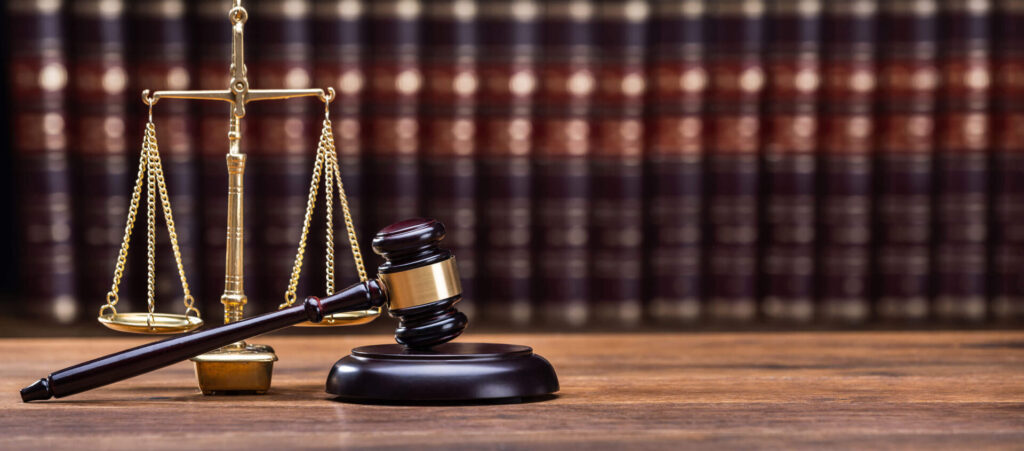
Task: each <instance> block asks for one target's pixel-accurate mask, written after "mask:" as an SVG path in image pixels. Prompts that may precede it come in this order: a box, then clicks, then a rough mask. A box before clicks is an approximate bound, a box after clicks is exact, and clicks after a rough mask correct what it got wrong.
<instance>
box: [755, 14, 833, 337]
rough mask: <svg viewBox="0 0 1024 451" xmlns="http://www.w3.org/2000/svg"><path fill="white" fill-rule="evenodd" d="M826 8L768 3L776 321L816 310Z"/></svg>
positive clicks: (804, 317)
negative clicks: (820, 104) (819, 136)
mask: <svg viewBox="0 0 1024 451" xmlns="http://www.w3.org/2000/svg"><path fill="white" fill-rule="evenodd" d="M822 7H823V5H822V2H821V1H815V0H779V1H775V2H772V3H770V4H769V9H768V16H769V19H768V26H767V36H766V41H767V44H766V45H767V48H766V61H765V66H766V67H767V72H768V85H767V87H766V92H765V107H764V114H765V117H766V123H765V140H764V171H765V174H764V179H765V180H764V182H765V187H766V188H767V189H766V191H767V193H766V194H767V195H766V199H765V200H764V206H765V207H764V218H763V224H762V230H764V235H765V243H764V256H763V264H762V272H763V273H762V277H763V285H762V286H763V287H764V296H763V298H764V299H763V305H762V313H763V314H764V317H765V318H766V319H768V320H774V321H791V322H808V321H810V320H811V319H813V317H814V299H815V290H814V278H815V275H816V274H815V273H816V271H815V266H816V265H815V252H814V245H815V241H816V240H815V236H816V235H815V231H816V230H815V194H816V191H817V190H816V186H815V182H816V172H817V158H818V142H817V131H818V115H817V110H818V108H817V104H818V92H819V86H820V84H821V83H820V81H821V64H820V58H819V54H820V48H821V17H822Z"/></svg>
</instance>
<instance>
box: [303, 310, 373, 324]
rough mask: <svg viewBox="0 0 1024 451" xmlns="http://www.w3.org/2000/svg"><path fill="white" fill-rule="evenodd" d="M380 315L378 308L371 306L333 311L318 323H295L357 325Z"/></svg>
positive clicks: (307, 322)
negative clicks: (347, 310) (369, 307)
mask: <svg viewBox="0 0 1024 451" xmlns="http://www.w3.org/2000/svg"><path fill="white" fill-rule="evenodd" d="M378 316H380V308H372V309H369V310H355V311H351V312H341V313H335V314H333V315H327V316H325V317H324V319H323V321H320V322H319V323H311V322H309V321H306V322H304V323H299V324H296V326H299V327H334V326H358V325H360V324H366V323H368V322H370V321H373V320H375V319H377V317H378Z"/></svg>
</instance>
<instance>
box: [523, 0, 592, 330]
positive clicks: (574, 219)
mask: <svg viewBox="0 0 1024 451" xmlns="http://www.w3.org/2000/svg"><path fill="white" fill-rule="evenodd" d="M594 14H595V11H594V4H593V2H590V1H584V0H559V1H550V2H545V3H544V5H543V8H542V13H541V42H542V45H543V51H542V53H541V55H542V56H541V61H540V64H539V73H540V77H539V78H540V84H539V87H540V90H539V91H538V94H537V97H536V99H537V103H536V107H537V109H536V110H535V111H536V113H535V115H534V118H535V119H534V126H535V127H536V128H535V130H536V134H535V141H534V146H535V147H534V155H535V158H534V189H535V192H534V199H535V200H536V205H534V217H533V219H534V227H535V229H534V237H535V239H534V242H533V244H534V289H535V293H536V294H537V296H536V299H537V302H538V303H539V306H540V314H541V315H542V316H543V318H544V320H545V321H546V322H548V323H553V324H564V325H568V326H570V327H581V326H584V325H586V324H587V323H588V321H589V320H590V317H591V311H590V310H591V304H590V277H589V276H590V271H589V266H590V249H589V246H590V242H591V239H590V235H589V233H590V230H589V229H590V224H589V211H590V207H591V195H590V168H589V155H590V154H591V151H592V144H593V143H592V132H591V123H590V118H589V114H590V109H591V106H592V100H593V96H594V92H595V91H596V89H597V86H596V79H595V75H594V69H595V67H594V58H595V56H596V55H595V53H596V48H595V46H594V35H593V32H594V30H593V23H594Z"/></svg>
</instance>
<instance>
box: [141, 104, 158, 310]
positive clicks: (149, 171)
mask: <svg viewBox="0 0 1024 451" xmlns="http://www.w3.org/2000/svg"><path fill="white" fill-rule="evenodd" d="M144 139H145V140H146V141H145V142H146V144H145V146H144V147H143V152H146V153H148V154H149V158H147V159H146V311H147V312H149V315H148V316H147V317H146V321H147V323H149V324H152V322H153V311H154V310H155V309H156V305H155V303H154V302H153V297H154V296H155V293H156V175H155V174H154V173H153V172H154V171H155V170H156V167H155V165H154V164H153V142H152V141H151V140H150V137H149V125H148V124H147V125H146V137H145V138H144Z"/></svg>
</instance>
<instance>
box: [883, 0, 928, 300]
mask: <svg viewBox="0 0 1024 451" xmlns="http://www.w3.org/2000/svg"><path fill="white" fill-rule="evenodd" d="M880 6H881V13H882V24H881V25H880V26H879V31H880V33H881V42H884V43H885V44H884V45H882V48H881V55H880V58H881V59H880V61H879V74H880V86H879V95H878V98H879V99H880V100H879V104H878V117H877V124H878V128H879V133H878V142H877V148H878V149H879V152H880V155H879V157H878V170H879V172H878V182H879V192H878V195H877V205H876V211H877V216H876V220H877V224H878V226H877V228H876V230H877V232H878V234H879V236H878V248H877V254H876V258H877V263H876V265H875V266H876V268H877V270H878V271H879V274H878V278H879V286H878V288H879V298H878V305H877V313H878V315H879V316H880V317H881V318H883V319H888V320H921V319H925V318H926V317H927V316H928V313H929V305H928V302H929V295H930V292H929V289H930V286H931V283H930V280H931V274H930V271H931V252H930V246H931V241H932V233H931V228H932V206H931V202H932V198H931V196H932V190H933V180H932V175H933V174H932V165H933V160H934V158H933V148H934V144H935V143H934V142H933V133H934V132H935V118H934V115H935V103H936V93H937V88H938V83H939V78H940V77H939V75H940V74H939V72H938V68H937V66H936V50H937V41H936V37H937V30H936V23H937V19H936V17H937V9H938V4H937V2H935V1H932V0H893V1H886V2H881V5H880Z"/></svg>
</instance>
